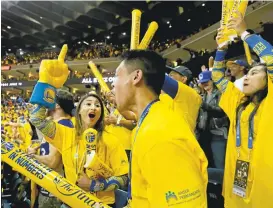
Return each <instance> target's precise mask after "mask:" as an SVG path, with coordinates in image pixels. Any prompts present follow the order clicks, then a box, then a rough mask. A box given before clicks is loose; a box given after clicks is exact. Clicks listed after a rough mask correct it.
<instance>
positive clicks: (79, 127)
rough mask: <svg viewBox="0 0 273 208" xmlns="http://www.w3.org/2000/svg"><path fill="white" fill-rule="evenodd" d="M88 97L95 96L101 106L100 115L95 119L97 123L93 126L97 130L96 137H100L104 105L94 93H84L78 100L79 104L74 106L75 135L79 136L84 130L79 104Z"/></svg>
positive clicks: (102, 128) (102, 126)
mask: <svg viewBox="0 0 273 208" xmlns="http://www.w3.org/2000/svg"><path fill="white" fill-rule="evenodd" d="M88 97H95V98H97V99H98V101H99V103H100V106H101V115H100V118H99V120H98V121H97V123H96V124H95V126H94V129H96V130H97V132H98V138H100V137H101V135H102V132H103V130H104V105H103V103H102V100H101V98H100V97H99V96H98V95H96V94H92V93H90V94H86V95H85V96H83V97H82V98H81V100H80V101H79V104H78V106H77V108H76V114H75V120H76V125H75V126H76V133H77V136H81V135H82V133H83V132H84V129H83V125H82V119H81V116H80V109H81V105H82V103H83V101H84V100H85V99H86V98H88Z"/></svg>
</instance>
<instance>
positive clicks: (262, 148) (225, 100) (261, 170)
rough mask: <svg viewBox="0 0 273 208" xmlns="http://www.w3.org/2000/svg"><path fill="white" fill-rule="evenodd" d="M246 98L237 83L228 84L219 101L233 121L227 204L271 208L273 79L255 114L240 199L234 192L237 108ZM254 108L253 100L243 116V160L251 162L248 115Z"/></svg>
mask: <svg viewBox="0 0 273 208" xmlns="http://www.w3.org/2000/svg"><path fill="white" fill-rule="evenodd" d="M243 97H244V94H243V93H241V92H240V91H239V90H238V89H237V88H236V87H235V86H234V84H232V83H229V84H228V87H227V89H226V91H225V92H224V93H223V94H222V96H221V100H220V106H221V108H223V110H224V111H225V112H226V114H227V115H228V117H229V120H230V129H229V134H228V143H227V150H226V162H225V174H224V188H223V196H224V198H225V207H226V208H249V207H263V208H271V207H272V206H273V197H272V193H273V180H272V175H273V162H272V161H273V154H272V151H273V148H272V147H273V139H272V135H273V128H272V123H273V84H272V82H271V80H270V79H268V94H267V97H266V98H265V99H264V100H263V101H262V103H261V104H260V107H259V108H258V110H257V112H256V114H255V116H254V134H253V135H254V138H253V150H252V151H251V159H250V169H249V173H248V174H249V176H248V182H247V191H246V198H245V199H244V198H241V197H239V196H237V195H235V194H233V193H232V189H233V182H234V174H235V165H236V160H237V149H236V109H237V107H238V106H239V104H240V103H241V102H242V101H241V100H242V98H243ZM254 108H255V105H254V104H253V103H250V104H249V105H248V106H247V107H246V109H245V110H244V111H243V112H242V115H241V119H240V124H241V148H240V160H245V161H248V156H249V149H248V129H249V115H250V114H251V112H252V111H253V109H254ZM261 204H262V205H261Z"/></svg>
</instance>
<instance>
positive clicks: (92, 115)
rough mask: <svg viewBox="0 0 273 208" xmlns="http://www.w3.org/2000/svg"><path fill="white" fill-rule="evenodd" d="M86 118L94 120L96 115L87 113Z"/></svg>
mask: <svg viewBox="0 0 273 208" xmlns="http://www.w3.org/2000/svg"><path fill="white" fill-rule="evenodd" d="M88 116H89V118H95V116H96V115H95V114H94V113H89V114H88Z"/></svg>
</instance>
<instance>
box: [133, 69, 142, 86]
mask: <svg viewBox="0 0 273 208" xmlns="http://www.w3.org/2000/svg"><path fill="white" fill-rule="evenodd" d="M142 77H143V72H142V70H140V69H137V70H135V71H134V72H133V84H134V85H137V84H138V83H139V82H140V81H141V80H142Z"/></svg>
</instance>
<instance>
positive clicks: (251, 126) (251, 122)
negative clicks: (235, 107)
mask: <svg viewBox="0 0 273 208" xmlns="http://www.w3.org/2000/svg"><path fill="white" fill-rule="evenodd" d="M258 107H259V105H257V106H256V107H255V108H254V110H253V111H252V112H251V114H250V115H249V119H248V120H249V125H248V149H249V153H250V152H251V150H252V149H253V131H254V116H255V114H256V112H257V110H258ZM242 112H243V108H241V109H240V111H239V112H238V117H237V123H236V147H237V157H238V158H239V157H240V147H241V121H240V120H241V119H240V118H241V115H242ZM248 159H250V154H249V158H248Z"/></svg>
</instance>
